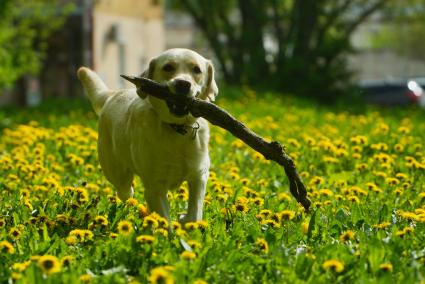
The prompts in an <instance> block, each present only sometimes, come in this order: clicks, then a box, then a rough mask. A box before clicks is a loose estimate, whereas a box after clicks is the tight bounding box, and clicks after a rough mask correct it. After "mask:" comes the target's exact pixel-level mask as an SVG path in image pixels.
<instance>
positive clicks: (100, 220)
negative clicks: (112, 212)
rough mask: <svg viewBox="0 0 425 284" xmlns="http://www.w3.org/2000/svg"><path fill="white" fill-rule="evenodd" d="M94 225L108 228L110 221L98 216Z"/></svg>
mask: <svg viewBox="0 0 425 284" xmlns="http://www.w3.org/2000/svg"><path fill="white" fill-rule="evenodd" d="M94 223H95V224H96V225H99V226H101V227H107V226H108V224H109V222H108V219H107V218H106V217H105V216H100V215H99V216H96V217H95V218H94Z"/></svg>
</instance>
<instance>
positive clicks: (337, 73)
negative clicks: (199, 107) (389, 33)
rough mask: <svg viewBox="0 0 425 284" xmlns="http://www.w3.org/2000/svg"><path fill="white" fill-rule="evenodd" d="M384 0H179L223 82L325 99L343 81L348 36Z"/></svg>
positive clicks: (347, 73)
mask: <svg viewBox="0 0 425 284" xmlns="http://www.w3.org/2000/svg"><path fill="white" fill-rule="evenodd" d="M388 1H389V0H180V1H172V0H171V1H170V3H171V5H174V7H180V8H181V9H183V10H185V11H187V12H188V13H189V14H190V15H191V17H192V18H193V19H194V22H195V23H196V25H197V27H198V28H199V29H200V30H201V31H202V32H203V35H204V36H205V38H206V39H207V41H208V43H209V45H210V47H211V49H212V51H213V52H214V54H215V55H216V58H217V60H218V63H219V65H220V67H221V71H222V74H223V76H224V79H225V81H226V82H228V83H231V84H241V83H249V84H253V83H255V84H257V85H259V86H268V87H270V86H272V87H275V88H277V89H279V90H283V91H289V92H295V93H298V94H303V95H307V96H314V97H320V98H323V99H329V98H331V97H334V96H335V95H336V94H339V93H340V91H341V90H343V89H344V86H345V85H346V83H347V82H348V79H349V76H350V74H351V73H350V71H349V70H348V69H347V67H346V66H347V64H346V55H347V53H349V52H351V46H350V36H351V35H352V33H353V32H354V31H355V30H356V29H357V27H358V26H359V25H360V24H361V23H362V22H364V21H365V20H366V19H367V18H368V17H369V16H370V15H372V14H373V13H374V12H376V11H378V10H380V9H382V8H383V7H384V5H385V4H386V3H387V2H388Z"/></svg>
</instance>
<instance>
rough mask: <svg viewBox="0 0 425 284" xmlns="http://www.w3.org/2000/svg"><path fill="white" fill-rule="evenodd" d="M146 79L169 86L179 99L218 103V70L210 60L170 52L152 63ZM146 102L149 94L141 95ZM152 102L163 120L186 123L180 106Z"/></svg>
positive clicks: (185, 51)
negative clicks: (216, 78) (191, 98)
mask: <svg viewBox="0 0 425 284" xmlns="http://www.w3.org/2000/svg"><path fill="white" fill-rule="evenodd" d="M142 76H143V77H146V78H149V79H152V80H154V81H157V82H159V83H166V84H168V86H169V87H170V89H171V90H172V91H173V92H174V93H175V94H177V95H182V96H190V97H197V98H200V99H203V100H209V101H214V99H215V97H216V96H217V94H218V88H217V84H216V82H215V80H214V67H213V65H212V63H211V61H210V60H207V59H205V58H204V57H202V56H201V55H199V54H198V53H196V52H194V51H192V50H189V49H181V48H175V49H169V50H167V51H165V52H164V53H162V54H161V55H159V56H158V57H156V58H154V59H152V60H151V61H150V63H149V68H148V69H147V70H146V71H145V72H144V73H143V74H142ZM138 93H139V96H140V97H142V98H146V96H147V94H146V93H143V92H138ZM149 100H150V102H151V104H152V105H153V107H154V108H155V110H156V111H157V113H158V115H159V116H160V118H161V120H163V121H165V122H167V123H184V122H185V120H186V119H187V117H186V116H187V115H185V114H182V112H181V110H179V109H178V107H176V106H171V105H167V103H166V102H164V101H163V100H160V99H157V98H155V97H153V96H150V97H149Z"/></svg>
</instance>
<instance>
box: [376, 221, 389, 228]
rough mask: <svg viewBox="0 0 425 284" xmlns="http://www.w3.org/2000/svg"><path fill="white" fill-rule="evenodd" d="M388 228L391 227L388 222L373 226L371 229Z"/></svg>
mask: <svg viewBox="0 0 425 284" xmlns="http://www.w3.org/2000/svg"><path fill="white" fill-rule="evenodd" d="M389 226H391V223H390V222H384V223H380V224H375V225H373V226H372V227H374V228H376V229H386V228H388V227H389Z"/></svg>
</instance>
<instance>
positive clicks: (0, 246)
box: [0, 241, 15, 254]
mask: <svg viewBox="0 0 425 284" xmlns="http://www.w3.org/2000/svg"><path fill="white" fill-rule="evenodd" d="M0 252H3V253H8V254H13V253H15V248H14V247H13V245H12V244H11V243H9V242H8V241H0Z"/></svg>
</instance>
